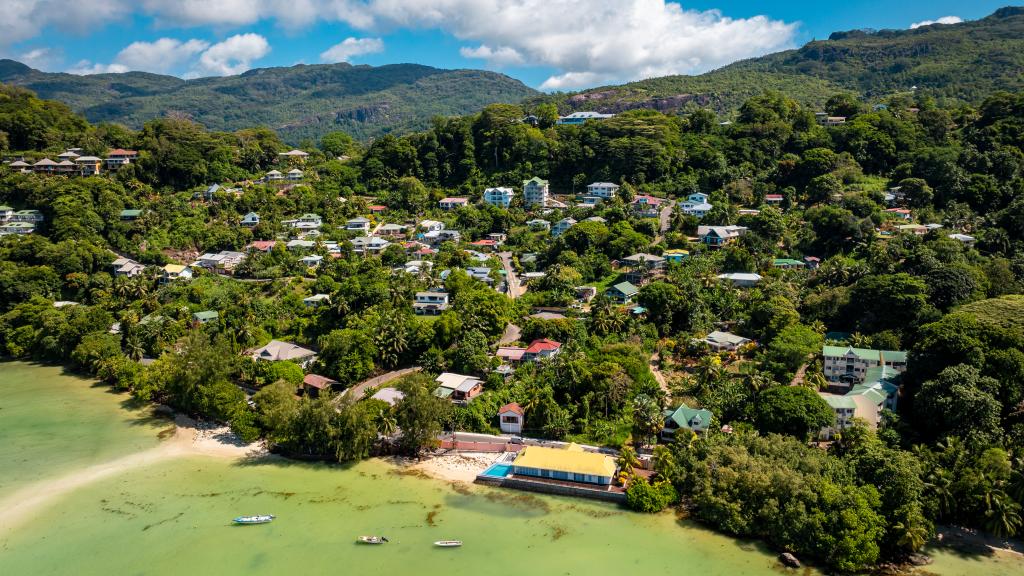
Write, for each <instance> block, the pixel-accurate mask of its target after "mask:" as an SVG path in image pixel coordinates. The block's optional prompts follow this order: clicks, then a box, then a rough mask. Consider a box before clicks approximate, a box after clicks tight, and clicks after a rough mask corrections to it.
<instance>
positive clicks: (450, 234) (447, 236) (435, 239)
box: [423, 230, 462, 246]
mask: <svg viewBox="0 0 1024 576" xmlns="http://www.w3.org/2000/svg"><path fill="white" fill-rule="evenodd" d="M423 239H424V240H425V241H427V242H428V243H429V244H430V245H431V246H437V245H439V244H441V243H442V242H455V243H456V244H457V243H458V242H459V241H461V240H462V233H461V232H459V231H458V230H433V231H430V232H427V233H426V234H424V235H423Z"/></svg>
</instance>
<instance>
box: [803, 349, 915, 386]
mask: <svg viewBox="0 0 1024 576" xmlns="http://www.w3.org/2000/svg"><path fill="white" fill-rule="evenodd" d="M821 355H822V358H823V362H822V372H823V373H824V374H825V378H826V379H827V380H828V381H829V382H836V383H844V384H851V385H852V384H856V383H859V382H864V379H865V377H866V376H867V373H868V369H870V368H876V367H879V366H885V367H887V368H888V369H889V370H891V371H892V372H893V373H897V374H902V373H903V372H904V371H905V370H906V369H907V353H906V352H905V351H898V350H871V349H868V348H854V347H852V346H824V347H822V350H821Z"/></svg>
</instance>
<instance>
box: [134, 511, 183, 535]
mask: <svg viewBox="0 0 1024 576" xmlns="http://www.w3.org/2000/svg"><path fill="white" fill-rule="evenodd" d="M184 515H185V513H184V512H178V514H177V515H176V516H172V517H170V518H164V519H163V520H161V521H159V522H154V523H152V524H146V525H145V526H143V527H142V531H143V532H145V531H146V530H149V529H150V528H153V527H154V526H159V525H161V524H166V523H168V522H174V521H175V520H177V519H178V518H181V517H182V516H184Z"/></svg>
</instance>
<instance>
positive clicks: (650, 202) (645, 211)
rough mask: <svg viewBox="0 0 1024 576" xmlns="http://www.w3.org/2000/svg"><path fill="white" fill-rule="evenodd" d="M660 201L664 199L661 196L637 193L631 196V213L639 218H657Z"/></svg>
mask: <svg viewBox="0 0 1024 576" xmlns="http://www.w3.org/2000/svg"><path fill="white" fill-rule="evenodd" d="M662 202H664V200H662V199H661V198H655V197H654V196H648V195H647V194H637V195H636V196H634V197H633V203H632V204H630V206H632V208H633V214H635V215H636V216H638V217H640V218H657V217H658V216H659V215H660V214H659V211H660V209H661V203H662Z"/></svg>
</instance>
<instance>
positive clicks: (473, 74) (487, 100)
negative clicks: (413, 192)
mask: <svg viewBox="0 0 1024 576" xmlns="http://www.w3.org/2000/svg"><path fill="white" fill-rule="evenodd" d="M0 81H2V82H5V83H9V84H15V85H19V86H24V87H26V88H29V89H31V90H33V91H34V92H36V93H37V94H39V96H40V97H41V98H48V99H56V100H60V101H62V102H65V103H67V104H68V105H69V106H71V108H72V109H74V110H75V111H76V112H79V113H81V114H82V115H84V116H85V117H86V118H87V119H88V120H89V121H90V122H118V123H122V124H125V125H127V126H129V127H131V128H136V129H137V128H140V127H141V126H142V124H143V123H145V122H146V121H148V120H152V119H154V118H160V117H165V116H170V117H181V118H189V119H192V120H195V121H197V122H200V123H201V124H203V125H204V126H206V127H207V128H209V129H211V130H239V129H242V128H248V127H251V126H254V125H264V126H268V127H270V128H272V129H274V130H276V131H277V132H278V134H280V135H281V137H282V138H284V139H285V140H287V141H289V142H292V143H296V144H297V143H299V142H301V141H302V140H304V139H307V138H309V139H319V137H320V136H323V135H324V134H326V133H328V132H331V131H334V130H344V131H345V132H348V133H349V134H351V135H352V136H354V137H356V138H360V139H366V138H371V137H377V136H381V135H383V134H387V133H390V132H410V131H413V130H420V129H423V128H426V127H428V126H429V125H430V119H431V118H432V117H434V116H438V115H441V116H452V115H460V114H468V113H471V112H476V111H478V110H480V109H481V108H483V107H484V106H485V105H487V104H491V103H495V102H518V101H520V100H522V99H523V98H524V97H527V96H530V95H533V94H535V93H536V92H535V91H534V90H532V89H531V88H529V87H527V86H526V85H524V84H523V83H521V82H519V81H518V80H514V79H512V78H509V77H508V76H505V75H502V74H497V73H494V72H485V71H481V70H440V69H437V68H431V67H429V66H420V65H416V64H394V65H388V66H380V67H371V66H352V65H350V64H327V65H316V66H307V65H299V66H292V67H289V68H262V69H256V70H250V71H248V72H245V73H244V74H241V75H238V76H225V77H219V78H199V79H195V80H182V79H180V78H175V77H173V76H161V75H158V74H149V73H145V72H127V73H124V74H96V75H91V76H75V75H73V74H51V73H46V72H40V71H38V70H34V69H32V68H29V67H28V66H25V65H23V64H20V63H18V62H14V61H12V60H0Z"/></svg>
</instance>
